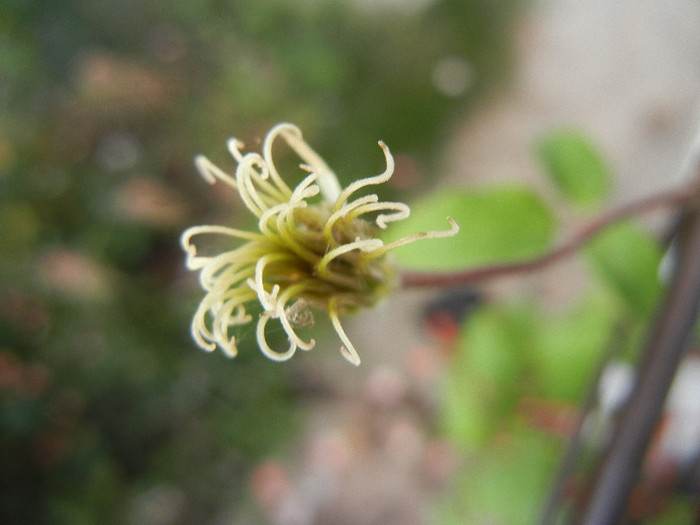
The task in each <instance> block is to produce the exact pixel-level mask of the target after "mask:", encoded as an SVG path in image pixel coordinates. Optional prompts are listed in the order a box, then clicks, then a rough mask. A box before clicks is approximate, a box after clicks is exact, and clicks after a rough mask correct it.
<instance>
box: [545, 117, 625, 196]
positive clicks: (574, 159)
mask: <svg viewBox="0 0 700 525" xmlns="http://www.w3.org/2000/svg"><path fill="white" fill-rule="evenodd" d="M536 152H537V156H538V157H539V160H540V162H541V163H542V165H543V167H544V172H545V174H546V175H548V176H549V178H550V180H551V181H552V182H554V184H555V185H556V186H557V188H558V189H559V190H560V191H561V192H562V193H563V194H564V195H565V196H566V197H567V198H568V199H569V200H570V201H571V203H573V204H575V205H577V206H580V207H583V208H595V207H596V206H600V205H601V204H602V203H603V202H604V200H605V197H606V196H607V193H608V189H609V187H610V179H611V174H610V170H609V169H608V167H607V166H606V164H605V162H604V161H603V158H602V156H601V155H600V154H599V153H598V151H597V150H596V149H595V147H594V146H593V145H592V144H591V143H590V141H589V140H588V139H587V138H586V137H585V136H584V135H583V134H582V133H580V132H578V131H575V130H572V129H557V130H554V131H550V132H549V133H547V134H545V135H544V136H542V137H540V139H539V141H538V142H537V144H536Z"/></svg>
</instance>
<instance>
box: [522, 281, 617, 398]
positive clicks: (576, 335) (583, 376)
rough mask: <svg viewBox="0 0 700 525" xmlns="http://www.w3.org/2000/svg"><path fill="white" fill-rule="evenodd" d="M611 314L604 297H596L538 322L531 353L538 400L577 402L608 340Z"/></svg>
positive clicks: (612, 308)
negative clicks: (539, 398) (541, 398)
mask: <svg viewBox="0 0 700 525" xmlns="http://www.w3.org/2000/svg"><path fill="white" fill-rule="evenodd" d="M613 310H614V307H613V306H612V305H611V304H610V301H609V300H608V297H607V294H596V295H592V296H589V297H587V298H585V299H584V301H583V302H582V303H581V304H579V305H577V306H576V308H574V309H572V310H570V311H566V312H564V313H563V314H560V315H549V316H546V317H545V316H543V317H542V318H541V319H540V321H539V323H538V324H537V330H536V336H535V337H536V343H535V344H534V345H533V351H532V361H533V362H532V364H533V368H534V370H533V371H534V372H535V374H536V376H537V381H536V385H537V390H538V392H537V395H538V396H541V397H544V398H548V399H555V400H571V401H576V400H577V399H580V398H581V395H582V394H583V393H584V392H585V389H586V388H587V387H588V385H589V383H590V381H591V376H592V374H593V371H594V370H595V367H596V365H597V364H598V361H599V359H600V355H601V352H602V351H603V350H604V348H605V345H606V343H607V342H608V340H609V338H610V333H611V331H612V328H613V324H614V319H615V315H614V313H613Z"/></svg>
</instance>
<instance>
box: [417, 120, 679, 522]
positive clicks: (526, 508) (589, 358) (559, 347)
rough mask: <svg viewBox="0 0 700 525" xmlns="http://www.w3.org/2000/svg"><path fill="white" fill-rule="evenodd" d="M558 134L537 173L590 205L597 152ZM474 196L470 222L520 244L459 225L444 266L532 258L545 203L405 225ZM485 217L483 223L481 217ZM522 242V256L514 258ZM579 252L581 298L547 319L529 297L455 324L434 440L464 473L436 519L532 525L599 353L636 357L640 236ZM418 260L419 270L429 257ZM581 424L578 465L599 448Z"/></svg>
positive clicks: (641, 322) (646, 289) (647, 272)
mask: <svg viewBox="0 0 700 525" xmlns="http://www.w3.org/2000/svg"><path fill="white" fill-rule="evenodd" d="M558 133H560V132H558V131H554V132H552V133H551V134H550V135H548V136H550V137H553V138H551V139H550V140H548V141H547V143H546V145H545V151H542V150H539V153H540V154H542V155H543V156H544V157H546V158H547V159H549V161H551V162H550V165H549V167H550V171H549V172H546V173H545V175H549V176H550V180H552V181H553V182H554V183H555V184H557V185H558V186H559V187H560V188H561V189H562V190H563V193H564V195H565V196H567V197H569V198H570V200H571V201H572V202H573V203H575V204H579V203H586V204H591V203H593V202H595V204H597V205H600V204H602V203H603V202H604V200H605V198H606V197H607V189H608V188H610V186H611V180H610V174H609V173H607V171H606V170H603V169H599V168H598V166H602V165H603V161H602V160H601V159H602V156H601V154H600V153H599V152H598V151H597V150H596V149H595V147H594V146H592V145H591V143H590V142H589V141H588V140H587V139H585V138H584V137H583V136H582V135H581V134H580V133H578V132H574V131H569V132H567V134H566V135H565V136H563V135H561V134H558ZM540 144H541V143H540ZM584 145H585V146H584ZM584 151H585V154H582V152H584ZM552 159H555V160H554V161H552ZM593 159H595V160H593ZM579 175H581V176H584V175H590V176H591V177H593V178H594V179H595V180H594V181H593V182H591V185H590V186H587V184H588V183H579V182H575V181H574V177H578V176H579ZM475 196H478V197H479V199H481V200H480V201H479V204H478V206H477V207H478V208H479V211H478V212H474V213H475V216H474V220H475V221H477V220H478V221H479V222H476V224H478V225H479V226H481V224H482V222H481V221H482V220H483V221H484V222H483V224H485V225H486V226H485V228H486V229H487V230H488V229H489V228H490V227H491V224H492V223H493V224H494V225H496V223H498V219H501V220H502V221H503V222H504V223H510V222H511V221H513V222H514V225H513V229H512V231H511V233H510V235H511V236H517V235H518V234H517V233H516V231H518V230H519V228H520V227H522V230H523V238H524V239H525V240H524V241H522V239H518V242H512V243H508V242H507V241H505V238H501V237H499V236H498V235H495V236H494V238H495V239H496V245H497V247H494V246H492V245H489V244H488V243H482V242H479V241H474V242H472V238H471V236H475V237H476V238H477V239H478V238H479V235H480V234H479V233H478V232H474V231H471V230H470V226H469V225H467V227H466V228H465V227H464V224H463V225H462V226H463V230H462V232H460V235H462V234H463V233H464V231H467V232H469V234H468V235H467V236H466V238H460V242H458V243H457V242H455V243H453V244H452V247H451V250H452V251H451V252H449V257H450V260H451V261H459V260H460V257H461V258H462V259H461V260H462V261H463V263H462V264H463V265H464V264H465V262H466V261H473V263H472V264H474V263H476V264H483V263H484V262H491V261H492V260H493V259H492V257H493V255H494V254H493V250H494V249H497V250H500V251H499V253H498V256H497V257H498V259H501V260H509V259H518V258H523V257H525V256H531V257H532V256H534V255H536V253H533V251H535V252H536V251H538V250H539V251H543V250H544V248H545V247H546V246H547V241H548V240H549V237H550V235H549V234H550V232H549V229H551V226H549V228H547V227H546V226H547V225H551V224H552V222H553V219H552V217H553V215H554V214H553V212H551V211H549V209H548V207H547V205H546V204H545V203H543V202H540V201H537V202H538V205H537V206H535V207H533V206H530V207H527V206H524V205H521V206H520V207H518V205H516V206H515V208H516V210H517V211H514V212H512V210H511V211H508V212H505V213H504V212H503V194H502V193H501V192H500V191H496V190H491V191H487V192H483V190H479V191H477V190H465V193H464V194H462V193H460V192H446V193H444V194H442V195H439V196H438V195H436V196H432V197H428V198H427V199H425V200H423V201H422V202H420V203H419V204H418V206H417V207H416V208H417V210H419V212H418V213H417V214H416V217H415V218H414V220H416V221H420V220H424V217H427V216H431V215H437V216H444V215H445V213H446V211H447V210H448V209H449V206H451V205H454V207H455V208H456V209H458V210H459V211H460V212H462V209H461V208H460V207H459V205H455V204H454V203H455V202H466V201H467V200H466V198H465V197H467V198H474V197H475ZM525 196H527V198H528V199H529V198H531V197H530V194H528V193H521V194H519V196H518V198H519V199H523V198H525ZM518 202H520V201H518ZM489 210H491V212H492V213H493V217H491V218H490V219H484V217H483V216H485V215H487V214H488V213H489ZM511 212H512V213H511ZM450 213H451V212H450ZM477 215H478V218H477ZM514 217H515V218H514ZM543 218H544V219H546V220H543ZM430 227H434V225H433V224H432V223H431V226H430ZM496 227H499V226H496ZM500 227H503V225H501V226H500ZM531 231H537V232H539V233H540V235H541V238H540V239H537V238H536V237H533V236H532V235H530V232H531ZM458 238H459V237H458ZM521 241H522V242H521ZM436 242H437V241H436ZM523 243H524V244H523ZM524 245H527V253H523V251H522V250H523V246H524ZM459 252H461V254H460V253H459ZM581 252H582V253H581V254H580V255H579V256H580V257H581V258H582V260H583V261H585V262H586V263H587V269H588V271H587V272H586V275H582V276H577V277H576V278H577V279H580V278H584V279H585V280H586V281H587V283H588V284H587V286H586V293H585V294H583V295H582V296H580V297H578V298H577V299H576V300H575V301H574V302H573V304H570V305H568V306H567V307H566V308H563V309H562V308H561V307H558V308H557V311H555V312H553V311H552V310H551V307H547V306H546V305H545V304H543V301H542V300H541V299H540V298H538V297H537V296H534V295H533V296H528V297H526V298H522V297H520V298H515V299H514V300H512V301H510V302H498V303H494V304H487V305H486V306H484V307H482V308H481V309H480V310H478V311H476V312H475V313H474V314H472V315H470V316H469V317H468V318H467V319H466V321H465V322H464V324H463V326H462V329H461V337H460V338H459V339H458V341H457V342H456V345H455V349H454V352H455V355H454V356H453V358H452V361H451V364H450V368H449V371H448V373H447V375H446V376H445V378H444V380H443V381H442V401H441V405H440V428H441V432H443V433H444V434H445V435H446V436H447V437H448V438H449V439H450V441H451V442H452V443H454V444H455V446H456V447H457V448H458V449H459V450H460V451H461V452H462V454H463V457H464V460H463V461H464V467H463V469H462V470H461V472H462V473H461V474H460V475H459V476H457V478H456V479H455V480H454V482H453V486H452V490H451V492H448V493H447V494H446V495H444V496H443V497H441V498H439V499H438V502H437V504H436V510H435V515H436V516H437V518H436V520H437V522H438V523H441V524H446V525H451V524H455V525H456V524H458V523H488V524H492V525H493V524H504V525H505V524H510V523H534V522H535V521H536V518H537V516H538V513H539V512H540V511H541V508H542V504H543V502H544V501H545V497H546V496H547V493H548V490H549V489H550V483H551V479H552V475H553V474H554V472H555V470H554V469H555V467H556V466H557V459H556V458H559V457H560V456H561V454H562V451H563V445H564V444H565V443H566V439H567V437H568V436H569V435H570V434H571V432H572V431H573V430H574V429H575V426H574V425H575V421H576V418H577V416H578V410H579V404H580V402H581V400H582V399H584V397H585V396H586V393H587V391H588V389H589V388H590V386H589V385H590V384H591V382H592V381H593V379H594V376H595V374H596V372H597V371H598V369H599V367H600V366H601V362H602V359H603V358H604V357H606V356H608V355H609V354H606V351H607V350H609V349H610V348H611V346H612V347H613V348H612V350H613V354H614V355H615V357H616V359H626V360H629V361H634V360H635V359H636V357H637V356H638V355H639V352H640V344H639V343H640V341H641V338H642V337H644V335H645V334H646V332H647V326H648V322H649V319H650V316H651V315H652V313H653V311H654V309H655V307H656V306H657V304H658V301H659V298H660V292H661V283H660V281H659V277H658V271H659V266H660V263H661V252H662V248H661V245H660V243H659V241H658V240H656V239H655V238H654V237H653V236H652V235H651V234H650V233H648V232H646V231H644V230H643V229H642V228H640V227H638V226H636V225H634V224H632V223H629V222H622V223H617V224H615V225H612V226H609V227H608V228H606V229H605V230H603V231H602V232H601V233H599V234H598V235H597V236H596V237H595V238H594V239H592V240H591V241H590V242H589V244H588V245H587V246H586V247H584V248H583V249H582V250H581ZM415 256H416V257H420V256H419V255H418V254H416V255H415ZM420 261H421V263H422V264H428V261H429V258H427V256H424V257H423V258H422V259H420ZM572 278H573V277H572ZM588 428H589V431H588V432H589V434H588V435H587V436H586V438H585V441H586V442H587V444H588V445H587V446H590V448H591V449H592V453H591V454H588V455H586V457H585V458H583V459H585V460H586V461H589V460H590V456H591V455H593V456H594V455H595V450H596V448H595V447H596V446H598V445H600V444H596V437H597V436H596V434H595V429H594V428H593V427H592V426H591V425H589V426H588ZM581 467H582V468H585V465H582V466H581ZM578 474H580V473H578ZM584 475H585V474H584ZM567 482H571V483H575V480H574V479H573V478H572V479H570V480H568V481H567ZM579 482H580V481H579ZM691 503H692V502H690V501H689V500H686V501H682V500H680V498H679V501H678V502H675V500H674V503H673V505H671V506H670V507H669V508H668V509H664V508H659V509H657V510H658V511H659V512H660V515H659V516H657V518H658V519H661V520H662V522H663V523H685V521H684V520H683V518H678V516H687V513H688V505H689V504H691ZM663 520H670V521H663Z"/></svg>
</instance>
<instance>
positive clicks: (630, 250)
mask: <svg viewBox="0 0 700 525" xmlns="http://www.w3.org/2000/svg"><path fill="white" fill-rule="evenodd" d="M586 252H587V254H588V256H589V259H590V263H591V265H592V267H593V269H594V270H595V271H596V273H597V274H598V276H599V277H600V278H601V280H602V281H603V282H604V283H605V284H607V285H608V286H609V287H610V288H611V290H612V291H613V292H614V293H615V295H617V296H618V297H619V298H620V299H621V301H622V303H623V304H624V305H625V306H626V307H627V308H628V309H629V311H630V312H632V313H633V314H635V315H638V316H641V317H644V316H646V315H647V314H649V313H650V312H651V311H652V310H653V308H654V307H655V305H656V303H657V300H658V298H659V294H660V292H661V283H660V282H659V278H658V269H659V264H660V263H661V257H662V253H661V249H660V247H659V245H658V244H657V243H656V241H655V240H654V239H653V238H652V237H651V236H650V235H649V234H647V233H645V232H644V231H642V230H641V229H640V228H639V227H637V226H635V225H633V224H632V223H620V224H616V225H614V226H611V227H610V228H608V229H607V230H605V231H604V232H602V233H601V234H600V235H598V237H596V238H595V239H593V241H591V243H590V244H589V246H588V248H587V249H586Z"/></svg>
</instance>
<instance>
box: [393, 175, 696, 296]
mask: <svg viewBox="0 0 700 525" xmlns="http://www.w3.org/2000/svg"><path fill="white" fill-rule="evenodd" d="M697 193H698V187H697V185H690V186H684V187H681V188H679V189H675V190H671V191H668V192H665V193H660V194H658V195H653V196H651V197H647V198H644V199H641V200H638V201H635V202H632V203H630V204H626V205H623V206H621V207H619V208H617V209H614V210H611V211H609V212H607V213H605V214H603V215H601V216H599V217H597V218H596V219H594V220H593V221H591V222H590V223H589V224H587V225H586V226H584V227H582V228H581V229H580V230H579V231H578V232H576V233H575V234H574V235H572V236H571V238H570V239H569V240H568V241H566V242H564V243H563V244H562V245H561V246H559V247H558V248H555V249H554V250H552V251H551V252H548V253H546V254H544V255H542V256H539V257H535V258H534V259H529V260H525V261H518V262H514V263H508V264H497V265H489V266H482V267H477V268H471V269H468V270H462V271H458V272H450V273H432V272H411V271H404V272H402V273H401V286H402V287H404V288H409V287H411V288H416V287H430V286H438V287H441V286H458V285H465V284H470V283H474V282H477V281H483V280H486V279H494V278H496V277H504V276H506V275H511V274H518V273H526V272H531V271H534V270H539V269H541V268H544V267H546V266H547V265H549V264H551V263H554V262H556V261H558V260H560V259H563V258H565V257H568V256H569V255H571V254H572V253H574V252H575V251H576V250H578V249H579V248H580V247H581V245H583V244H584V243H585V242H586V241H588V240H589V239H590V238H591V237H593V236H594V235H596V234H597V233H599V232H600V231H601V230H603V229H604V228H606V227H608V226H610V225H611V224H613V223H614V222H617V221H619V220H620V219H623V218H626V217H632V216H635V215H640V214H642V213H647V212H650V211H653V210H656V209H659V208H667V207H671V206H678V205H680V204H683V203H685V202H687V201H688V200H689V199H691V198H692V197H694V196H695V195H697Z"/></svg>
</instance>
